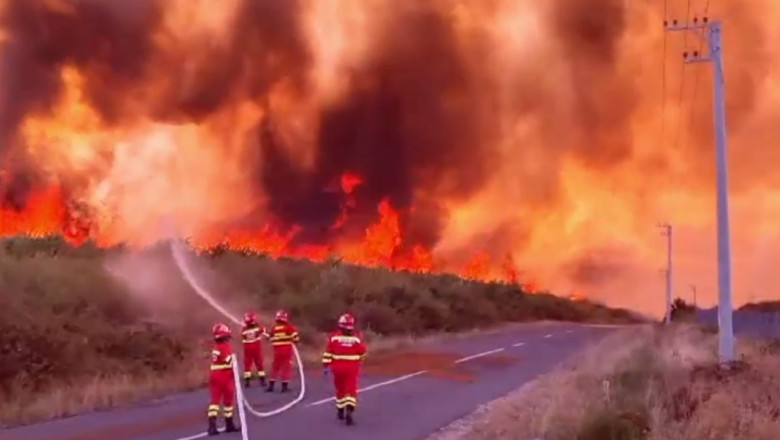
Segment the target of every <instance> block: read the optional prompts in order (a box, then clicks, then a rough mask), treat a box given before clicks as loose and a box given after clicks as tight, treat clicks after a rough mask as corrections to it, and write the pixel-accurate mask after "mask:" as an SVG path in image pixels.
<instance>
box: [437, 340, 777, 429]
mask: <svg viewBox="0 0 780 440" xmlns="http://www.w3.org/2000/svg"><path fill="white" fill-rule="evenodd" d="M716 344H717V340H716V337H715V336H714V335H713V334H711V333H708V332H704V331H702V330H701V329H699V328H696V327H693V326H674V327H673V328H672V329H658V328H652V327H644V328H633V329H628V330H625V331H622V332H620V333H617V334H615V335H613V336H611V337H609V338H607V339H606V340H604V341H602V342H601V343H600V344H598V345H597V346H595V347H593V348H592V349H588V350H587V351H585V352H583V353H582V354H580V355H579V356H577V357H576V358H575V359H573V360H572V361H571V362H570V363H567V365H565V366H563V367H562V368H561V369H559V370H558V371H556V372H555V373H553V374H550V375H548V376H545V377H543V378H541V379H540V380H538V381H535V382H533V383H531V384H529V385H527V386H526V387H524V388H522V389H520V390H518V391H517V392H516V393H514V394H513V395H510V396H507V397H506V398H504V399H500V400H498V401H496V402H494V403H492V404H490V405H489V406H488V407H486V408H484V409H483V410H482V411H480V412H479V413H477V414H475V415H473V416H472V417H470V418H468V419H466V420H464V421H462V422H460V423H459V424H458V425H454V426H453V427H451V428H450V429H448V430H445V431H444V432H442V433H441V434H439V435H437V436H436V437H435V438H436V439H437V440H444V439H448V440H455V439H458V440H466V439H468V440H482V439H499V438H500V439H523V440H532V439H544V440H564V439H566V440H571V439H576V440H640V439H641V440H688V439H690V440H716V439H717V440H738V439H739V440H743V439H751V440H776V439H778V438H780V419H778V415H780V354H779V353H780V349H778V346H780V345H778V344H777V343H775V342H769V343H768V342H766V341H763V342H762V341H750V340H747V341H741V343H740V350H741V357H742V359H743V361H742V362H741V363H740V364H739V365H738V366H737V368H736V369H734V370H733V371H729V372H724V371H722V370H721V369H720V368H718V367H717V365H716V362H717V358H716V348H717V345H716Z"/></svg>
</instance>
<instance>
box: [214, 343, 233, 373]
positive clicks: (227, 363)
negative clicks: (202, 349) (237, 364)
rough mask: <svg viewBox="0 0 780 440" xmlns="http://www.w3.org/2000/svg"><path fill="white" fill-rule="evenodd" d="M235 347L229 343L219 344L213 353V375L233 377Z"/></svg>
mask: <svg viewBox="0 0 780 440" xmlns="http://www.w3.org/2000/svg"><path fill="white" fill-rule="evenodd" d="M234 358H235V356H233V347H232V346H231V345H230V342H229V341H226V342H217V344H216V345H215V346H214V349H213V350H212V351H211V374H212V375H216V374H219V375H224V374H228V373H229V374H230V375H231V376H232V375H233V359H234Z"/></svg>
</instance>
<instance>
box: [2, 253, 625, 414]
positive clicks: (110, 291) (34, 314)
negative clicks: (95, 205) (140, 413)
mask: <svg viewBox="0 0 780 440" xmlns="http://www.w3.org/2000/svg"><path fill="white" fill-rule="evenodd" d="M193 265H194V266H196V272H197V273H198V275H199V276H200V277H201V278H202V282H204V283H205V284H207V285H208V287H209V289H210V290H211V291H212V292H213V293H214V294H215V296H217V297H218V299H219V301H220V302H221V303H223V304H225V305H226V307H227V308H228V309H230V310H231V311H232V312H233V313H235V314H236V315H239V316H240V315H241V314H242V313H243V312H244V311H246V310H250V309H254V310H261V311H266V313H263V314H262V315H263V316H264V317H265V318H266V322H268V318H269V317H270V313H268V312H270V311H273V310H275V309H277V308H286V309H288V310H289V311H290V313H291V315H292V317H293V320H294V321H295V323H296V324H297V325H298V326H299V328H300V330H301V333H302V343H303V355H304V358H305V359H307V360H308V361H311V362H316V361H317V360H319V350H320V349H321V347H320V345H321V342H322V340H323V338H322V334H323V332H325V331H328V330H330V329H331V328H332V326H333V321H334V319H335V318H336V317H337V316H338V315H339V314H340V313H342V312H343V311H345V310H351V311H353V312H354V313H356V314H357V315H358V317H359V319H360V324H361V327H362V328H363V329H364V331H365V333H366V334H367V336H368V337H369V338H370V340H371V343H372V351H374V352H376V351H377V350H392V349H394V348H399V347H402V346H404V344H409V343H410V342H411V341H414V340H417V341H419V339H420V338H426V337H441V335H442V334H446V335H453V334H456V333H461V332H467V331H470V330H474V329H485V328H489V327H492V326H495V325H496V324H497V323H506V322H525V321H534V320H542V319H550V320H568V321H580V322H582V321H597V322H626V321H632V320H633V319H634V317H633V316H632V315H631V314H630V313H628V312H626V311H623V310H613V309H609V308H607V307H604V306H602V305H599V304H594V303H589V302H577V303H575V302H571V301H568V300H566V299H563V298H558V297H555V296H553V295H549V294H544V295H528V294H525V293H524V292H522V291H520V290H519V289H518V288H517V287H516V286H508V285H501V284H482V283H475V282H469V281H464V280H461V279H458V278H455V277H452V276H430V275H415V274H408V273H395V272H392V271H388V270H383V269H375V270H371V269H363V268H358V267H353V266H346V265H341V264H338V263H334V262H331V263H328V264H321V265H317V264H313V263H309V262H303V261H286V260H278V261H277V260H271V259H268V258H263V257H260V256H253V255H241V254H236V253H229V252H227V253H222V254H219V255H216V256H213V257H204V258H199V259H196V260H195V261H193ZM0 286H2V287H0V359H2V362H0V425H3V426H9V425H16V424H19V423H25V422H29V421H33V420H41V419H47V418H52V417H57V416H62V415H67V414H73V413H76V412H80V411H84V410H90V409H97V408H108V407H113V406H116V405H119V404H124V403H132V402H135V401H138V400H142V399H147V398H149V397H153V396H158V395H161V394H164V393H168V392H171V391H175V390H184V389H190V388H193V387H197V386H200V385H201V384H202V383H203V381H204V380H205V376H206V368H205V364H204V363H205V356H204V353H206V350H207V348H208V346H209V344H210V341H209V339H210V336H209V330H210V328H211V326H212V325H213V323H214V322H215V321H217V320H222V319H223V318H222V317H221V316H219V315H218V314H217V313H216V312H215V311H213V310H212V309H211V308H210V307H209V306H208V305H207V304H206V303H205V302H204V301H202V300H201V299H200V298H198V297H197V296H195V295H193V293H192V291H191V289H190V288H189V286H188V285H187V284H186V283H185V282H184V281H183V280H182V279H181V277H180V276H179V275H178V270H177V269H176V268H175V266H174V265H173V263H172V261H171V259H170V255H169V253H168V251H167V249H165V248H163V249H156V250H151V251H149V252H146V253H144V254H128V253H125V252H123V251H122V250H121V249H113V250H109V251H101V250H97V249H94V248H90V247H85V248H80V249H73V248H70V247H67V246H63V245H62V243H60V242H58V241H56V240H45V241H40V240H37V241H36V240H19V239H15V240H6V241H4V242H0ZM96 378H98V379H96Z"/></svg>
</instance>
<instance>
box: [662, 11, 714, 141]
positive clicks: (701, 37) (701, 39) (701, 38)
mask: <svg viewBox="0 0 780 440" xmlns="http://www.w3.org/2000/svg"><path fill="white" fill-rule="evenodd" d="M664 1H666V0H664ZM709 12H710V0H707V3H706V4H705V5H704V13H703V14H702V17H703V18H706V17H707V14H708V13H709ZM706 31H707V30H706V29H702V30H701V31H700V32H699V49H698V53H701V51H702V50H703V48H704V40H705V36H704V33H705V32H706ZM700 74H701V70H700V69H696V73H695V74H694V76H693V99H692V100H691V109H690V115H689V117H688V126H689V127H692V126H693V110H694V108H696V107H695V104H696V95H697V94H698V91H699V75H700Z"/></svg>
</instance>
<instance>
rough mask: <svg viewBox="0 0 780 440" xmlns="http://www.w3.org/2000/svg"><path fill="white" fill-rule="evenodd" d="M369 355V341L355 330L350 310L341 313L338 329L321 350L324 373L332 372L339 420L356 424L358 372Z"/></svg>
mask: <svg viewBox="0 0 780 440" xmlns="http://www.w3.org/2000/svg"><path fill="white" fill-rule="evenodd" d="M365 356H366V343H365V342H364V341H363V337H362V336H361V335H360V333H358V332H356V331H355V318H354V317H353V316H352V315H350V314H349V313H345V314H343V315H341V316H340V317H339V330H338V331H337V332H335V333H332V334H331V335H330V336H329V337H328V346H327V347H326V348H325V353H323V354H322V366H323V373H324V374H325V375H327V374H328V371H329V370H330V372H332V373H333V384H334V385H335V388H336V408H337V415H338V418H339V420H344V419H346V423H347V425H352V424H354V423H355V422H354V419H353V413H354V412H355V408H356V407H357V389H358V376H359V375H360V365H361V363H362V361H363V359H364V358H365Z"/></svg>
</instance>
